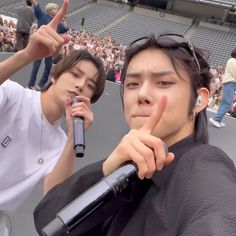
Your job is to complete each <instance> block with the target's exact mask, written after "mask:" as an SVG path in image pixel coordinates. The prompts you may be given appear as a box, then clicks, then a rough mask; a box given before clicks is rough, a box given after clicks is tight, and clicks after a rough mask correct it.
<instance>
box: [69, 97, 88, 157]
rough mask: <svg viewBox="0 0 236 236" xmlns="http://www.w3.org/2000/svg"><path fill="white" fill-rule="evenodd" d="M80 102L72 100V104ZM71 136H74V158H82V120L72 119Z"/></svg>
mask: <svg viewBox="0 0 236 236" xmlns="http://www.w3.org/2000/svg"><path fill="white" fill-rule="evenodd" d="M78 102H80V101H79V99H78V98H76V97H73V98H72V104H75V103H78ZM73 134H74V150H75V154H76V157H83V156H84V149H85V140H84V119H83V118H81V117H78V116H76V117H74V119H73Z"/></svg>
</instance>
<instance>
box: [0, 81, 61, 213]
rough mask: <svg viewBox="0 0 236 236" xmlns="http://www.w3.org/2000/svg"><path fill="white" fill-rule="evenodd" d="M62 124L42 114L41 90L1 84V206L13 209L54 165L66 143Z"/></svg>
mask: <svg viewBox="0 0 236 236" xmlns="http://www.w3.org/2000/svg"><path fill="white" fill-rule="evenodd" d="M60 124H61V121H57V122H55V124H54V125H51V124H50V123H49V122H48V121H47V119H46V118H45V117H44V116H43V115H42V109H41V102H40V92H37V91H32V90H29V89H25V88H23V87H22V86H21V85H19V84H18V83H16V82H13V81H10V80H7V81H6V82H5V83H3V84H2V85H1V86H0V130H1V131H0V163H1V165H0V210H4V211H14V210H15V209H16V208H17V207H18V206H20V205H21V204H22V203H23V201H24V200H25V199H26V198H27V197H28V196H29V194H30V193H31V192H32V190H33V189H34V187H35V185H36V184H37V183H38V182H39V181H40V179H42V178H43V177H44V176H45V175H46V174H47V173H49V172H50V171H51V170H52V169H53V167H54V166H55V164H56V162H57V160H58V159H59V157H60V155H61V153H62V151H63V148H64V145H65V143H66V134H65V132H64V131H63V130H62V128H61V126H60Z"/></svg>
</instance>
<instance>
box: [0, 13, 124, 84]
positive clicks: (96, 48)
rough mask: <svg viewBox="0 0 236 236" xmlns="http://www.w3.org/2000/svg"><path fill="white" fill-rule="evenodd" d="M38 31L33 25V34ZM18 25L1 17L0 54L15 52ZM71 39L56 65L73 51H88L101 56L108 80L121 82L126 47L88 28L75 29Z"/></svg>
mask: <svg viewBox="0 0 236 236" xmlns="http://www.w3.org/2000/svg"><path fill="white" fill-rule="evenodd" d="M36 30H37V25H36V24H33V26H32V29H31V34H33V33H34V32H35V31H36ZM15 32H16V24H15V23H14V21H13V20H7V19H4V20H3V18H2V17H1V16H0V52H15V51H16V49H15V46H16V36H15ZM68 33H69V35H70V37H71V39H70V41H69V43H68V44H66V45H65V46H64V47H63V49H62V51H61V53H60V54H59V55H58V57H57V58H54V63H57V62H58V61H59V60H60V59H61V58H62V57H64V56H65V55H66V54H68V53H70V52H71V51H72V50H78V49H87V50H88V51H89V52H90V53H92V54H94V55H96V56H99V57H100V58H101V59H102V60H103V62H104V65H105V68H106V72H107V75H108V80H111V81H114V82H119V79H120V71H121V68H122V66H123V61H124V51H125V49H126V46H125V45H122V44H119V43H117V42H115V41H114V40H113V39H112V37H111V36H108V37H103V38H100V37H97V36H95V35H93V34H90V33H89V32H87V30H86V28H84V29H83V30H82V31H80V32H78V31H76V30H75V29H70V30H69V32H68Z"/></svg>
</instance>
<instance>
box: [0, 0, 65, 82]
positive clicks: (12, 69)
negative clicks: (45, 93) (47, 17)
mask: <svg viewBox="0 0 236 236" xmlns="http://www.w3.org/2000/svg"><path fill="white" fill-rule="evenodd" d="M68 4H69V0H64V2H63V6H62V8H61V9H60V10H59V11H58V13H57V15H56V16H55V17H54V18H53V19H52V21H51V22H50V23H49V24H48V25H43V26H42V27H40V28H39V30H37V32H36V33H34V34H33V35H32V37H31V39H30V41H29V44H28V45H27V47H26V48H25V49H23V50H21V51H19V52H17V53H15V54H14V55H13V56H11V57H10V58H8V59H6V60H4V61H2V62H0V71H1V73H0V85H1V84H2V83H3V82H5V81H6V80H7V79H8V78H9V77H10V76H12V75H13V74H14V73H16V72H17V71H18V70H20V69H21V68H23V67H24V66H26V65H28V64H29V63H31V62H33V61H35V60H37V59H40V58H43V57H48V56H55V55H57V54H58V53H59V51H60V50H61V48H62V46H63V45H64V43H67V42H68V41H69V38H68V37H66V36H65V35H64V36H60V35H59V34H57V32H56V29H57V26H58V24H59V23H60V22H61V21H62V19H63V18H64V16H65V13H66V10H67V8H68Z"/></svg>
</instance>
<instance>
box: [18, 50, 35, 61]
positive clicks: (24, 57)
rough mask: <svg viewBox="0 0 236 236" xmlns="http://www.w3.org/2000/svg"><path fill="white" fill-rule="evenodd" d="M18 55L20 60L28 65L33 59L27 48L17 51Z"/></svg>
mask: <svg viewBox="0 0 236 236" xmlns="http://www.w3.org/2000/svg"><path fill="white" fill-rule="evenodd" d="M16 56H17V57H19V61H21V63H22V64H24V65H27V64H29V63H31V62H32V61H33V60H32V59H31V57H30V55H29V53H27V52H26V49H24V50H21V51H18V52H16Z"/></svg>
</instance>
